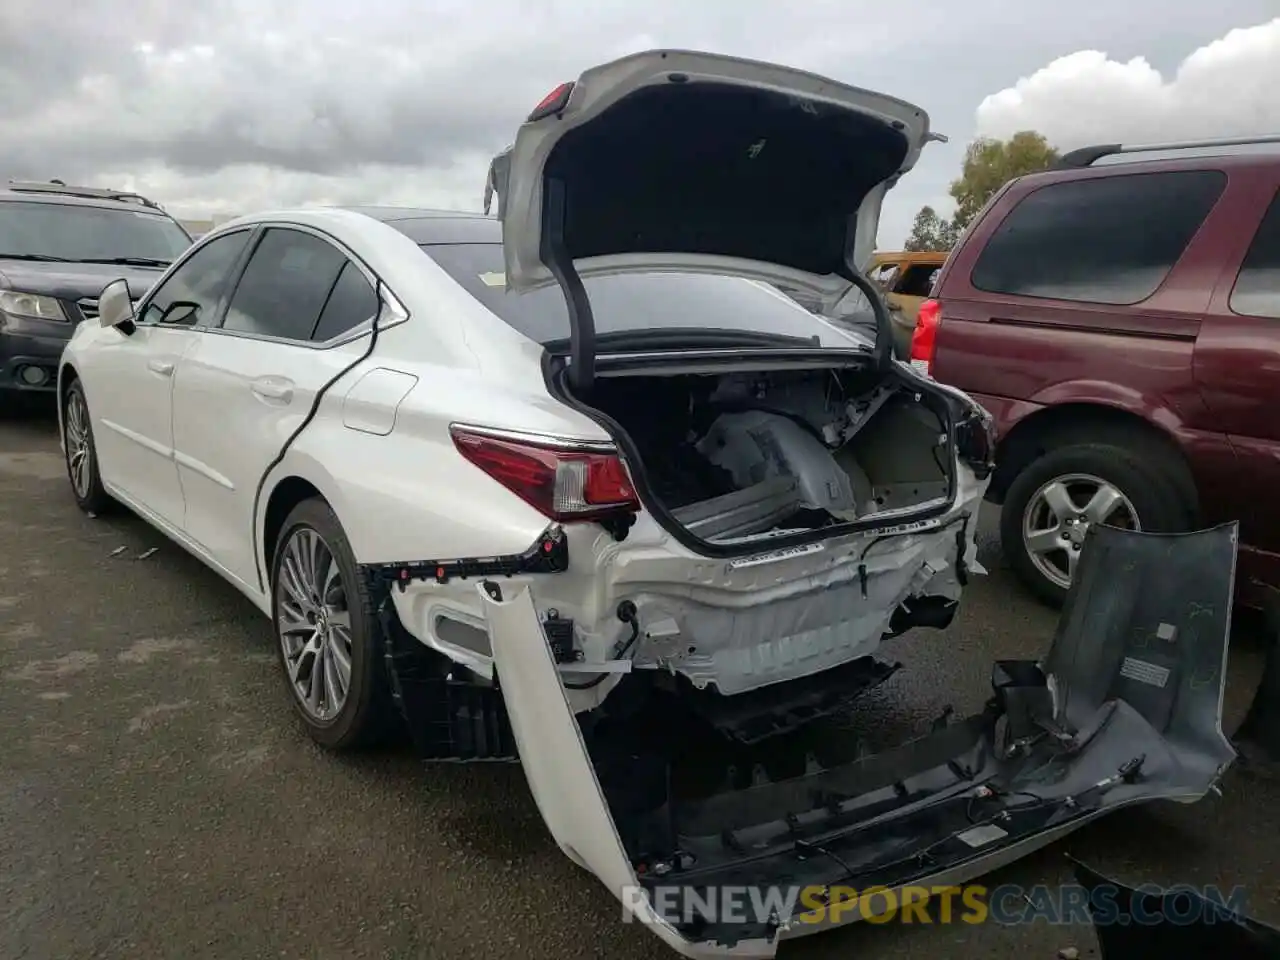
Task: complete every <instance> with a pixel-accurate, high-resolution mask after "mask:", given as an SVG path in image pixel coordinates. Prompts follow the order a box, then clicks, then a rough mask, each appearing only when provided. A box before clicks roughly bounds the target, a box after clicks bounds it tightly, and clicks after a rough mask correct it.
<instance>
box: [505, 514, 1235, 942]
mask: <svg viewBox="0 0 1280 960" xmlns="http://www.w3.org/2000/svg"><path fill="white" fill-rule="evenodd" d="M1236 537H1237V531H1236V527H1235V525H1234V524H1231V525H1224V526H1222V527H1218V528H1215V529H1212V530H1207V531H1202V532H1199V533H1192V534H1182V535H1151V534H1138V533H1131V532H1127V531H1120V530H1115V529H1111V528H1098V529H1096V530H1094V531H1092V532H1091V534H1090V542H1089V546H1088V549H1087V550H1086V551H1085V553H1084V556H1083V558H1082V562H1081V565H1080V567H1079V575H1078V577H1077V579H1076V583H1075V585H1074V587H1073V589H1072V592H1071V595H1070V597H1069V599H1068V602H1067V606H1066V608H1065V610H1064V612H1063V616H1062V619H1061V621H1060V623H1059V627H1058V631H1057V635H1056V636H1055V638H1054V641H1053V644H1052V646H1051V648H1050V650H1049V651H1048V654H1047V656H1046V657H1045V659H1044V660H1043V662H1042V663H1040V664H1037V663H1033V662H1030V661H1017V662H1002V663H998V664H996V665H995V667H994V669H993V676H992V684H993V697H992V700H991V701H990V703H989V704H988V706H987V708H986V709H985V710H984V711H983V712H982V713H980V714H978V715H976V716H973V717H970V718H968V719H966V720H964V721H962V722H959V723H955V724H952V725H949V726H946V727H943V728H941V729H938V730H935V731H934V732H933V733H931V734H929V735H928V736H926V737H923V738H921V739H919V740H916V741H913V742H911V743H908V744H905V745H903V746H902V747H899V748H896V749H894V750H891V751H888V752H885V753H882V754H878V755H875V756H872V757H868V758H865V759H862V760H858V761H856V762H854V763H849V764H845V765H843V766H839V767H834V768H830V769H826V770H823V771H821V772H818V773H812V774H808V775H806V776H803V777H799V778H795V779H792V780H785V781H781V782H777V783H770V784H764V785H760V786H755V787H751V788H748V789H745V790H739V791H736V792H729V793H722V794H718V795H715V796H713V797H711V798H710V799H708V800H703V801H700V802H696V803H681V802H680V801H678V800H675V799H673V798H668V803H666V804H663V805H661V807H660V808H659V809H656V810H652V811H649V813H647V814H645V815H643V816H645V817H648V820H647V821H646V822H644V823H640V822H637V819H636V817H637V815H636V814H635V813H634V809H632V810H631V811H630V812H623V813H620V814H619V816H620V817H621V818H622V819H621V820H619V819H618V818H616V817H615V815H614V813H612V812H611V809H610V806H609V804H608V803H607V802H606V799H605V798H606V791H605V790H603V789H602V788H601V784H600V780H599V778H598V777H597V775H596V771H595V769H594V767H593V765H592V762H591V760H590V758H589V755H588V751H587V746H586V743H585V741H584V738H583V734H582V732H581V730H580V728H579V726H578V724H577V722H576V721H575V719H574V714H573V712H572V710H571V709H570V707H569V704H568V702H567V701H566V699H565V695H564V691H563V688H562V686H561V683H560V679H559V676H558V674H557V671H556V668H555V664H554V662H553V660H552V657H551V655H550V652H549V648H548V646H547V643H546V639H545V637H544V636H543V633H542V630H541V627H540V625H539V622H538V618H537V615H536V613H535V610H534V607H533V604H532V601H531V599H530V597H529V595H528V592H527V591H525V590H521V591H520V592H519V593H517V594H515V595H514V596H511V597H506V598H504V597H502V595H501V592H500V588H498V587H497V586H495V585H494V584H486V585H484V586H483V587H482V588H481V589H482V596H483V598H484V603H485V606H486V616H487V618H488V624H489V630H490V635H491V639H492V643H493V650H494V655H495V660H496V662H497V665H498V674H499V678H500V682H501V684H502V690H503V695H504V697H505V700H506V705H507V709H508V712H509V714H510V717H511V722H512V728H513V731H514V734H515V738H516V741H517V743H518V746H519V752H520V758H521V762H522V764H523V766H524V769H525V773H526V775H527V777H528V779H529V784H530V787H531V789H532V792H533V795H534V797H535V800H536V802H537V804H538V808H539V810H540V812H541V813H542V816H543V819H544V820H545V821H546V823H547V826H548V827H549V828H550V830H551V833H552V835H553V836H554V837H555V839H556V841H557V842H558V843H559V845H560V846H561V848H562V849H563V850H564V851H565V852H566V853H567V854H568V855H569V856H570V857H572V858H573V859H574V860H575V861H577V862H579V863H581V864H582V865H584V866H586V867H587V868H588V869H589V870H591V871H592V872H593V873H595V874H596V876H597V877H599V878H600V880H601V881H603V882H604V883H605V885H606V886H608V887H609V889H611V890H612V891H613V892H614V894H615V895H616V896H618V897H619V898H622V899H624V902H626V903H628V905H629V909H631V910H632V911H633V912H634V914H635V915H636V917H637V918H638V919H640V920H641V921H643V922H645V923H647V924H648V925H649V926H650V927H651V929H652V930H653V931H654V932H655V933H657V934H658V936H660V937H662V939H663V940H665V941H666V942H667V943H668V944H670V945H671V946H672V947H673V948H675V949H676V950H677V951H678V952H679V953H681V954H683V955H685V956H690V957H713V956H735V957H771V956H773V955H774V952H775V951H776V949H777V944H778V942H779V941H780V940H781V939H786V938H789V937H795V936H801V935H804V934H807V933H811V932H815V931H817V930H820V929H823V928H824V927H826V926H831V925H833V924H834V923H838V922H848V921H851V920H855V919H858V918H859V917H861V916H862V915H863V913H862V909H863V906H864V901H858V902H857V903H856V904H854V905H853V907H852V908H846V909H844V910H841V911H834V910H833V911H830V913H828V912H825V911H822V910H818V911H816V912H815V911H814V909H813V907H814V903H813V899H812V896H811V895H810V896H807V897H806V899H805V900H804V901H803V902H802V903H796V902H792V903H791V904H790V905H789V906H788V910H789V913H788V914H787V915H777V916H775V917H774V918H772V919H770V918H767V917H766V918H761V917H748V918H747V919H746V920H745V922H744V920H743V919H742V917H741V916H737V917H734V918H733V920H732V922H730V921H728V920H725V919H723V918H714V917H712V918H708V917H706V916H692V917H691V916H689V914H688V911H687V909H686V904H687V902H688V901H682V902H681V903H680V908H679V909H677V910H676V911H675V913H674V914H672V915H669V916H663V915H661V911H660V910H659V907H660V906H661V905H663V904H664V903H667V904H669V903H671V902H672V901H673V899H674V900H676V901H679V900H680V898H679V897H676V898H672V897H670V896H669V893H670V891H669V890H664V891H663V892H662V895H661V896H658V895H656V890H655V888H656V887H657V886H658V885H659V884H661V885H664V886H665V887H667V888H670V887H679V888H681V890H682V891H684V892H686V893H688V892H694V893H696V894H697V896H698V899H697V900H696V901H695V902H698V903H706V902H711V903H715V902H716V898H715V897H711V898H708V897H707V896H706V894H707V892H708V888H724V887H732V888H737V889H742V888H743V887H747V888H758V889H759V893H760V896H759V898H757V899H756V900H755V902H757V903H759V902H770V901H769V898H768V896H766V894H767V892H768V890H769V888H777V887H781V888H782V891H783V894H784V896H785V893H786V891H788V890H792V891H795V890H798V889H800V888H811V887H813V886H818V887H827V886H830V887H852V888H854V889H857V890H865V889H867V888H869V887H872V886H875V887H878V888H888V889H889V890H894V889H898V888H901V887H904V886H914V885H922V886H935V885H938V886H941V885H949V884H955V883H959V882H963V881H965V880H967V879H970V878H972V877H975V876H979V875H981V874H983V873H986V872H988V871H990V870H993V869H995V868H997V867H999V866H1001V865H1002V864H1004V863H1007V862H1009V861H1011V860H1015V859H1017V858H1019V857H1021V856H1024V855H1026V854H1027V853H1030V852H1031V851H1033V850H1035V849H1037V848H1038V847H1041V846H1044V845H1045V844H1047V843H1049V842H1051V841H1053V840H1056V839H1058V838H1059V837H1061V836H1064V835H1065V834H1067V833H1070V832H1071V831H1072V830H1075V829H1077V828H1078V827H1080V826H1083V825H1084V824H1085V823H1087V822H1088V821H1090V820H1092V819H1094V818H1096V817H1098V816H1100V815H1102V814H1104V813H1106V812H1108V811H1111V810H1115V809H1118V808H1120V807H1123V806H1128V805H1132V804H1136V803H1142V802H1146V801H1150V800H1156V799H1172V800H1180V801H1184V802H1190V801H1194V800H1198V799H1200V798H1201V797H1203V796H1204V795H1205V794H1206V793H1207V792H1208V791H1209V790H1210V789H1212V788H1213V786H1214V785H1215V784H1216V782H1217V781H1218V779H1219V778H1220V777H1221V776H1222V774H1223V773H1224V771H1225V770H1226V768H1227V767H1228V766H1229V765H1230V763H1231V762H1232V760H1233V759H1234V758H1235V751H1234V750H1233V748H1232V746H1231V744H1230V742H1229V741H1228V740H1227V738H1226V737H1225V736H1224V734H1223V732H1222V726H1221V715H1222V697H1223V686H1224V676H1225V665H1226V656H1227V637H1228V629H1229V623H1230V613H1231V597H1232V588H1233V582H1234V577H1235V551H1236ZM618 809H619V810H625V809H626V808H624V807H618ZM655 824H657V825H658V828H657V829H658V833H659V834H661V832H662V829H664V828H665V829H666V830H667V838H668V841H669V843H670V847H671V850H672V852H674V851H676V850H678V851H679V852H680V853H681V854H682V859H683V861H684V863H685V864H686V867H685V868H684V869H676V870H673V871H672V872H670V873H667V874H666V875H665V876H664V877H663V878H662V879H661V880H654V879H652V872H649V873H646V875H645V876H644V877H642V878H640V879H637V873H636V870H635V868H634V865H633V864H634V863H635V861H636V860H637V859H639V858H640V857H641V856H642V855H644V854H642V853H640V852H638V851H637V849H636V841H635V839H634V838H635V837H636V836H637V835H639V834H644V835H645V836H646V837H647V840H646V842H647V843H649V845H650V847H652V844H653V836H654V831H655ZM637 886H639V887H642V888H644V889H646V890H648V891H651V892H653V893H655V895H654V896H652V897H639V898H637V897H636V896H634V895H633V892H634V890H635V889H636V887H637ZM877 902H882V898H876V899H875V900H873V901H870V907H869V908H870V909H875V908H876V905H877ZM805 910H808V911H810V912H809V913H808V914H804V913H802V911H805ZM833 915H834V919H833Z"/></svg>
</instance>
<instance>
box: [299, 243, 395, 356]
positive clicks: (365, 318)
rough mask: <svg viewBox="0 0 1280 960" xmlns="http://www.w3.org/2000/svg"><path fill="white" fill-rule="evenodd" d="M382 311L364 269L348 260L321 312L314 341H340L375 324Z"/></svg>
mask: <svg viewBox="0 0 1280 960" xmlns="http://www.w3.org/2000/svg"><path fill="white" fill-rule="evenodd" d="M380 307H381V304H380V303H379V302H378V295H377V293H375V292H374V289H373V287H372V286H371V285H370V283H369V281H368V280H366V279H365V278H364V274H363V273H361V272H360V268H359V267H357V266H356V265H355V264H354V263H352V262H351V261H350V260H348V261H347V262H346V264H344V265H343V267H342V272H341V273H339V274H338V280H337V282H336V283H335V284H334V285H333V290H332V291H330V293H329V301H328V302H327V303H326V304H325V305H324V309H323V310H322V311H320V320H319V322H318V323H317V324H316V329H315V331H314V332H313V333H312V334H311V339H312V340H314V341H316V342H317V343H324V342H325V341H326V340H332V339H333V338H334V337H340V336H342V334H344V333H346V332H347V331H348V330H350V329H351V328H353V327H358V326H359V325H360V324H362V323H367V322H369V321H370V320H372V319H373V318H374V317H376V316H377V315H378V309H379V308H380Z"/></svg>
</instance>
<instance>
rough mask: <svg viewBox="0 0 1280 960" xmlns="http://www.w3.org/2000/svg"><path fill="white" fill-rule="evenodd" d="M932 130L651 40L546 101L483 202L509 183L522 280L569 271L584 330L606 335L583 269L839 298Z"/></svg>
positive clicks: (862, 99)
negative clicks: (717, 279)
mask: <svg viewBox="0 0 1280 960" xmlns="http://www.w3.org/2000/svg"><path fill="white" fill-rule="evenodd" d="M931 138H933V135H931V134H930V133H929V118H928V116H927V114H925V112H924V111H923V110H921V109H920V108H918V107H915V106H912V105H911V104H908V103H905V102H903V101H900V100H897V99H895V98H892V97H888V96H884V95H882V94H877V93H872V92H870V91H866V90H861V89H858V88H856V87H850V86H846V85H844V84H840V83H837V82H836V81H833V80H829V79H827V78H824V77H819V76H816V75H813V74H809V73H805V72H803V71H799V70H793V69H789V68H785V67H780V66H776V65H772V64H766V63H758V62H754V61H748V60H742V59H738V58H733V57H723V56H718V55H713V54H706V53H694V52H687V51H678V50H677V51H661V50H658V51H649V52H647V53H640V54H635V55H633V56H630V57H625V58H623V59H621V60H617V61H614V62H612V63H608V64H604V65H602V66H598V67H595V68H592V69H591V70H588V71H586V72H585V73H584V74H582V76H581V77H579V78H578V80H576V81H575V82H574V83H572V84H565V85H563V86H562V87H561V88H559V91H558V93H557V94H553V96H552V97H551V98H548V102H547V103H544V105H542V106H541V107H540V108H539V109H538V110H535V111H534V113H533V114H532V115H531V116H530V118H529V120H528V121H527V122H526V123H524V124H523V125H522V126H521V128H520V130H519V133H518V135H517V137H516V140H515V142H514V143H513V144H512V146H511V147H510V148H508V150H506V151H504V152H503V153H501V154H499V155H498V157H496V158H495V159H494V161H493V163H492V165H491V167H490V172H489V180H488V185H487V188H486V198H485V199H486V209H487V208H488V206H489V201H490V199H491V197H492V195H493V194H495V193H496V194H497V195H498V200H499V207H498V215H499V218H500V219H501V220H502V224H503V246H504V251H505V260H506V285H507V288H508V289H509V290H511V291H525V290H530V289H534V288H537V287H543V286H549V285H551V284H553V283H557V282H558V283H560V285H561V286H562V287H563V288H564V289H565V294H566V297H567V298H568V299H569V302H570V312H571V318H572V319H573V321H574V324H573V326H574V329H573V339H574V340H575V341H578V342H585V343H593V342H594V341H593V338H594V329H593V327H592V322H591V317H590V306H589V304H588V303H587V301H586V295H585V292H584V291H583V290H582V287H581V279H580V278H581V277H589V276H595V275H600V274H607V273H618V272H637V271H638V272H645V273H661V272H695V273H698V272H701V273H713V274H719V275H739V276H745V277H750V278H753V279H757V280H764V281H767V282H769V283H771V284H774V285H776V286H780V287H783V288H786V289H788V290H792V291H796V292H798V293H800V294H802V295H807V296H810V297H813V298H817V300H819V301H821V302H823V303H831V304H834V303H835V302H836V300H838V299H839V297H840V296H841V295H843V294H844V293H845V292H846V291H847V290H848V289H849V285H850V283H851V282H852V281H851V277H852V276H854V275H857V274H859V272H860V271H861V270H862V269H863V268H864V267H865V266H866V265H867V263H868V262H869V261H870V258H871V255H872V252H873V248H874V244H875V236H876V228H877V225H878V221H879V215H880V206H881V201H882V200H883V197H884V192H885V191H886V190H887V189H888V188H889V187H890V186H891V185H892V184H893V183H894V182H896V179H897V178H898V177H899V176H901V175H902V173H904V172H906V171H907V170H909V169H910V168H911V167H912V166H913V165H914V164H915V162H916V160H917V158H918V157H919V154H920V151H921V149H922V147H923V146H924V144H925V143H926V142H927V141H928V140H929V139H931ZM578 345H580V343H579V344H578ZM590 352H591V351H590V349H588V350H587V355H588V356H589V355H590ZM577 356H578V354H577V352H576V351H575V359H577Z"/></svg>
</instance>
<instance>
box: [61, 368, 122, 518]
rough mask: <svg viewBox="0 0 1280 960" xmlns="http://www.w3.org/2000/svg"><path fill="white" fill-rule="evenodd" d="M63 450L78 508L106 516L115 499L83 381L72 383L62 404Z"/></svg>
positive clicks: (68, 476) (68, 477)
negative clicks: (95, 440)
mask: <svg viewBox="0 0 1280 960" xmlns="http://www.w3.org/2000/svg"><path fill="white" fill-rule="evenodd" d="M62 447H63V451H64V453H65V456H66V461H67V479H68V480H70V481H71V493H72V494H73V495H74V496H75V498H76V505H77V506H79V507H80V509H81V510H83V511H84V512H85V513H89V514H94V513H102V512H104V511H106V510H108V509H110V507H111V506H112V503H113V501H112V499H111V496H110V495H109V494H108V493H107V491H106V488H104V487H103V486H102V474H101V473H100V472H99V470H98V451H97V448H96V447H95V446H94V443H93V425H92V423H91V422H90V420H89V402H88V401H87V400H86V399H85V396H84V387H83V386H81V384H80V381H79V380H73V381H71V384H70V386H68V387H67V392H66V396H65V397H64V398H63V401H62Z"/></svg>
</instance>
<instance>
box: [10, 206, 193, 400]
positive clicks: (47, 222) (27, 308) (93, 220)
mask: <svg viewBox="0 0 1280 960" xmlns="http://www.w3.org/2000/svg"><path fill="white" fill-rule="evenodd" d="M190 245H191V237H190V236H189V235H188V233H187V231H186V230H185V229H184V228H183V227H182V225H181V224H179V223H178V221H177V220H175V219H173V217H171V216H169V214H167V213H165V212H164V210H162V209H161V208H160V206H159V205H158V204H156V203H154V202H152V201H151V200H148V199H146V198H145V197H142V196H139V195H138V194H136V193H125V192H121V191H117V190H100V189H95V188H91V187H69V186H67V185H65V184H63V183H60V182H51V183H10V184H9V185H8V186H7V187H0V405H3V404H4V398H5V397H9V398H12V397H13V396H14V395H15V394H28V393H46V392H50V393H51V392H52V391H53V390H54V387H55V383H56V380H57V370H58V358H59V357H60V356H61V355H62V348H63V346H65V344H66V342H67V341H68V340H69V339H71V332H72V330H74V329H75V325H76V324H77V323H79V322H80V321H81V320H86V319H92V318H95V317H97V315H98V314H97V309H98V294H99V293H100V292H101V290H102V288H103V287H104V286H105V285H106V284H108V283H110V282H111V281H112V280H115V279H117V278H119V277H121V276H124V277H127V278H128V281H129V292H130V294H131V295H132V296H133V297H134V298H139V297H141V296H142V295H143V294H144V293H146V292H147V291H148V290H149V289H150V288H151V285H152V284H153V283H155V281H156V280H157V279H159V277H160V275H161V274H162V273H163V272H164V270H165V268H166V267H168V266H169V264H170V263H171V262H172V261H173V259H174V258H175V257H177V256H178V254H180V253H181V252H182V251H183V250H185V249H186V248H187V247H188V246H190Z"/></svg>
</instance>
